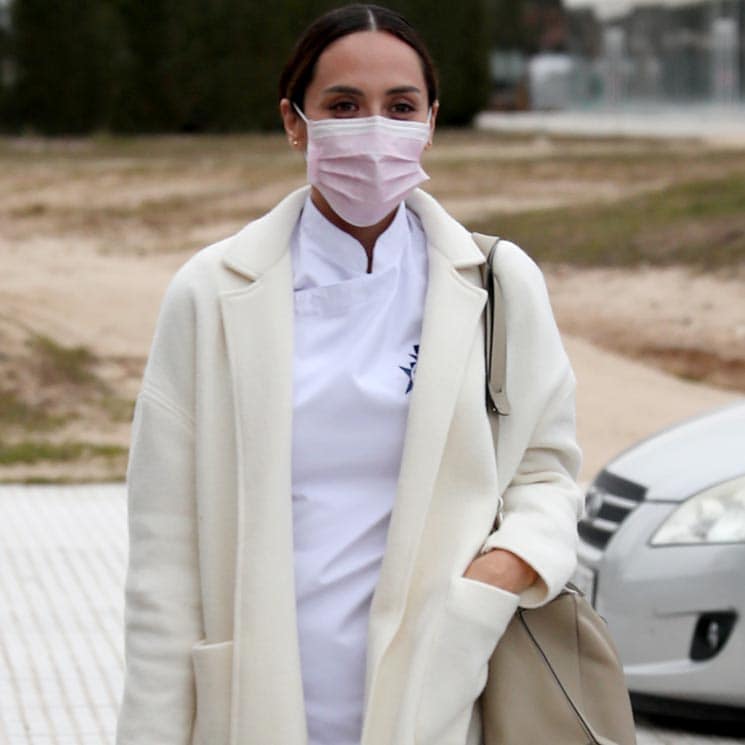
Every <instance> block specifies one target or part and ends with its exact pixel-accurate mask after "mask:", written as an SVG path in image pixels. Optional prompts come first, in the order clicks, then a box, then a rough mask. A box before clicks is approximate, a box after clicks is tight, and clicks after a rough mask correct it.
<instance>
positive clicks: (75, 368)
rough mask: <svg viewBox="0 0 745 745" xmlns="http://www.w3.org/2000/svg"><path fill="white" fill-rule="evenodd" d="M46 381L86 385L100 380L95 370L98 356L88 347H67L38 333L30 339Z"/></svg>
mask: <svg viewBox="0 0 745 745" xmlns="http://www.w3.org/2000/svg"><path fill="white" fill-rule="evenodd" d="M30 345H31V348H32V350H33V351H34V353H35V354H36V356H37V359H38V361H39V363H40V365H41V370H42V373H43V377H44V380H45V382H47V383H59V382H64V383H73V384H75V385H84V384H87V383H94V382H99V381H98V378H97V377H96V374H95V373H94V372H93V366H94V364H95V362H96V357H95V355H94V354H93V352H91V351H90V350H89V349H88V348H87V347H84V346H77V347H66V346H64V345H62V344H58V343H57V342H56V341H54V339H50V338H49V337H48V336H44V335H42V334H37V335H35V336H34V337H32V339H31V340H30Z"/></svg>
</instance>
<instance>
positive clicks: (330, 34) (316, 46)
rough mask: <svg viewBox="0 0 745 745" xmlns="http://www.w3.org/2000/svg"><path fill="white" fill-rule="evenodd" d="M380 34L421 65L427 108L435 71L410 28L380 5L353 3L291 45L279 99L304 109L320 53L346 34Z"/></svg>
mask: <svg viewBox="0 0 745 745" xmlns="http://www.w3.org/2000/svg"><path fill="white" fill-rule="evenodd" d="M359 31H384V32H386V33H389V34H392V35H393V36H395V37H396V38H397V39H400V40H401V41H403V42H404V43H405V44H408V45H409V46H410V47H411V48H412V49H413V50H414V51H415V52H416V53H417V54H418V55H419V59H420V61H421V63H422V72H423V73H424V80H425V82H426V84H427V98H428V103H429V105H430V106H431V105H432V103H433V102H434V101H436V100H437V72H436V70H435V65H434V62H433V61H432V57H431V56H430V53H429V51H428V50H427V47H426V46H425V44H424V42H423V41H422V39H421V37H420V36H419V34H418V33H417V32H416V31H415V30H414V27H413V26H412V25H411V24H410V23H409V22H408V21H407V20H406V19H405V18H404V17H403V16H402V15H401V14H400V13H397V12H395V11H393V10H390V9H388V8H383V7H381V6H380V5H370V4H363V3H355V4H353V5H345V6H343V7H341V8H336V9H335V10H331V11H329V12H328V13H324V14H323V15H322V16H320V17H319V18H317V19H316V20H315V21H314V22H313V23H312V24H311V25H310V26H309V27H308V28H307V29H306V30H305V32H304V33H303V34H302V36H301V37H300V38H299V39H298V41H297V42H296V44H295V48H294V49H293V51H292V55H291V56H290V59H289V60H288V61H287V63H286V64H285V67H284V69H283V70H282V75H281V76H280V79H279V97H280V99H282V98H288V99H289V100H290V101H291V102H292V103H294V104H296V105H297V106H299V107H300V108H301V109H302V108H303V107H304V102H305V91H306V89H307V88H308V86H309V85H310V82H311V81H312V80H313V74H314V72H315V68H316V62H317V61H318V58H319V57H320V56H321V54H322V53H323V51H324V50H325V49H326V47H328V46H329V45H331V44H332V43H333V42H335V41H336V40H337V39H341V38H342V37H344V36H348V35H349V34H354V33H357V32H359Z"/></svg>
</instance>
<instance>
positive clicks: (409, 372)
mask: <svg viewBox="0 0 745 745" xmlns="http://www.w3.org/2000/svg"><path fill="white" fill-rule="evenodd" d="M409 357H411V362H410V363H409V366H408V367H403V366H401V365H399V366H398V369H399V370H403V371H404V374H405V375H406V377H407V378H408V379H409V384H408V385H407V386H406V393H411V389H412V388H413V387H414V374H415V372H416V363H417V360H418V359H419V345H418V344H414V353H413V354H412V353H409Z"/></svg>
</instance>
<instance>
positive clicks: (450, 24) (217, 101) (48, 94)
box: [0, 0, 495, 133]
mask: <svg viewBox="0 0 745 745" xmlns="http://www.w3.org/2000/svg"><path fill="white" fill-rule="evenodd" d="M494 1H495V0H469V1H468V2H463V3H451V2H450V1H449V0H390V2H389V5H390V6H391V7H393V8H395V9H397V10H400V11H401V12H403V13H404V15H406V16H407V17H408V18H409V20H410V21H411V22H412V23H413V25H414V26H415V27H416V28H418V29H419V30H420V32H421V34H422V36H423V37H424V39H425V41H426V42H427V43H428V45H429V46H430V48H431V50H432V54H433V57H434V58H435V61H436V63H437V64H438V67H439V70H440V79H441V89H442V94H441V104H442V105H441V113H440V122H442V123H446V124H464V123H467V122H468V121H470V119H471V118H472V116H473V115H474V114H475V113H476V112H477V111H478V110H479V109H480V108H482V106H483V105H484V102H485V100H486V96H487V94H488V48H489V25H488V23H487V20H488V3H490V2H494ZM341 4H343V3H340V2H339V1H338V0H274V2H273V3H272V4H271V6H269V5H268V4H267V3H264V2H259V0H210V2H204V0H178V2H177V0H148V2H147V3H144V2H141V0H14V2H13V6H12V36H13V39H12V42H13V45H14V47H13V48H14V50H15V51H14V57H15V63H16V65H17V68H18V80H17V84H16V85H15V86H14V88H13V91H12V94H13V103H14V105H15V106H16V110H17V111H18V114H19V118H20V120H21V122H22V123H23V124H24V125H29V126H32V127H34V128H37V129H39V130H40V131H42V132H46V133H57V132H86V131H91V130H93V129H96V128H101V127H110V128H113V129H115V130H118V131H138V132H139V131H151V132H157V131H181V132H183V131H197V132H202V131H229V130H246V129H255V128H261V129H266V128H271V127H276V126H279V116H278V113H277V80H278V78H279V74H280V71H281V69H282V65H283V64H284V62H285V60H286V59H287V57H288V56H289V54H290V51H291V48H292V44H293V43H294V40H295V39H296V38H297V36H298V35H299V34H300V33H301V32H302V30H303V29H304V28H305V27H306V26H307V25H308V24H309V23H310V22H311V21H312V20H313V19H314V18H315V17H317V16H318V15H319V14H320V13H321V12H323V11H325V10H328V9H330V8H333V7H338V6H339V5H341ZM0 43H2V41H1V40H0Z"/></svg>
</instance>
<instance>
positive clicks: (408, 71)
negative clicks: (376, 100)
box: [309, 31, 426, 92]
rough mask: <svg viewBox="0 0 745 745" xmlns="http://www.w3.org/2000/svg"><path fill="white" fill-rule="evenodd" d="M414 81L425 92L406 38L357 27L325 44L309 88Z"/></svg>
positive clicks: (419, 68)
mask: <svg viewBox="0 0 745 745" xmlns="http://www.w3.org/2000/svg"><path fill="white" fill-rule="evenodd" d="M332 85H349V86H354V87H357V88H362V89H365V88H376V87H384V88H389V87H396V86H405V85H407V86H411V85H415V86H416V87H417V88H419V89H421V90H422V92H426V83H425V80H424V73H423V71H422V63H421V60H420V58H419V55H418V54H417V52H416V51H415V50H414V49H413V48H412V47H410V46H409V45H408V44H407V43H406V42H404V41H401V39H399V38H397V37H396V36H393V34H389V33H387V32H385V31H359V32H356V33H353V34H348V35H347V36H343V37H342V38H340V39H337V40H336V41H334V42H332V43H331V44H329V46H328V47H326V49H324V51H323V52H322V54H321V56H320V57H319V58H318V61H317V62H316V69H315V74H314V76H313V80H312V82H311V85H310V86H309V87H310V88H314V89H316V90H319V91H322V90H323V89H325V88H327V87H329V86H332Z"/></svg>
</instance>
